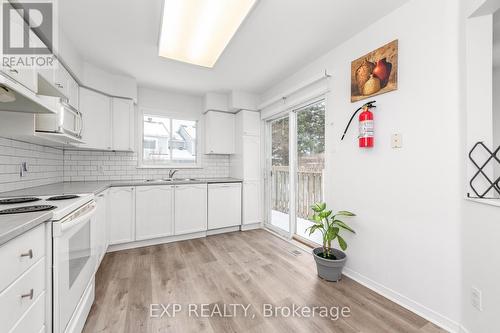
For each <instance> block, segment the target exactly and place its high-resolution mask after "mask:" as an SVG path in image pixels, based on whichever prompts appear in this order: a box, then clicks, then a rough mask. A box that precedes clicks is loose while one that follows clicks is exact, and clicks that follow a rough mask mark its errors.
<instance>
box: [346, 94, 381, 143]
mask: <svg viewBox="0 0 500 333" xmlns="http://www.w3.org/2000/svg"><path fill="white" fill-rule="evenodd" d="M373 103H376V101H370V102H368V103H365V104H363V106H361V107H360V108H359V109H357V110H356V111H354V113H353V114H352V116H351V119H349V122H348V123H347V126H346V127H345V130H344V133H343V134H342V138H341V139H340V141H342V140H344V137H345V135H346V133H347V131H348V130H349V126H351V123H352V120H353V119H354V117H356V115H357V114H358V112H359V111H361V110H363V109H364V108H365V107H367V108H376V106H375V105H373Z"/></svg>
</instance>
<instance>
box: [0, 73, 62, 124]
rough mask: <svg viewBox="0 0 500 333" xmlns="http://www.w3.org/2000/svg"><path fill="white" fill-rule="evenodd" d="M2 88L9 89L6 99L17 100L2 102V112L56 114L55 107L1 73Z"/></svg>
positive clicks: (0, 106)
mask: <svg viewBox="0 0 500 333" xmlns="http://www.w3.org/2000/svg"><path fill="white" fill-rule="evenodd" d="M0 86H2V87H5V88H7V90H8V91H9V92H7V91H5V89H4V91H5V94H4V97H5V98H6V99H7V100H12V95H13V98H14V99H15V100H14V101H11V102H0V112H1V111H10V112H25V113H45V114H54V113H56V112H57V111H56V110H55V109H54V107H53V106H52V105H51V104H50V103H47V102H46V101H45V100H43V99H42V98H40V97H39V96H38V95H37V94H35V93H34V92H33V91H31V90H29V89H28V88H26V87H25V86H23V85H22V84H19V83H17V82H15V81H14V80H12V79H10V78H8V77H7V76H5V75H3V74H2V73H0Z"/></svg>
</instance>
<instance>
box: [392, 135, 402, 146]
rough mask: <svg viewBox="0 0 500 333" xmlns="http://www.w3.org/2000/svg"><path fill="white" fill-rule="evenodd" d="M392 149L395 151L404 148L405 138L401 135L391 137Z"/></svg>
mask: <svg viewBox="0 0 500 333" xmlns="http://www.w3.org/2000/svg"><path fill="white" fill-rule="evenodd" d="M391 147H392V148H394V149H397V148H403V136H402V135H401V134H400V133H395V134H393V135H392V136H391Z"/></svg>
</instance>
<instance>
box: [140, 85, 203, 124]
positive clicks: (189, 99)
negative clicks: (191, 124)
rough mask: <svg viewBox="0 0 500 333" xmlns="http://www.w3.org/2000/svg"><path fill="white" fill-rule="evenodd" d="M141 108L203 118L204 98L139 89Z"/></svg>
mask: <svg viewBox="0 0 500 333" xmlns="http://www.w3.org/2000/svg"><path fill="white" fill-rule="evenodd" d="M138 97H139V99H138V105H139V107H144V108H150V109H157V110H164V111H165V112H166V113H168V114H170V115H180V116H186V115H189V116H190V117H197V118H199V117H201V114H202V111H203V98H202V97H200V96H193V95H187V94H183V93H178V92H171V91H164V90H157V89H150V88H143V87H140V88H139V93H138Z"/></svg>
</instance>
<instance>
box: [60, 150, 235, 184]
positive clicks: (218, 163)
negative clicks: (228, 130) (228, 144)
mask: <svg viewBox="0 0 500 333" xmlns="http://www.w3.org/2000/svg"><path fill="white" fill-rule="evenodd" d="M201 159H202V161H201V164H202V168H201V169H180V171H179V172H177V173H176V174H175V177H182V178H207V177H208V178H210V177H229V156H227V155H201ZM168 171H169V170H168V169H140V168H137V153H130V152H101V151H82V150H65V151H64V181H96V180H121V179H152V178H154V179H159V178H164V177H168Z"/></svg>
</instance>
